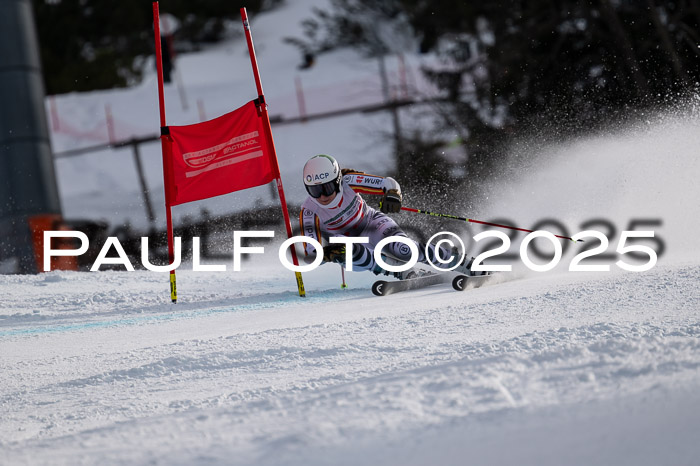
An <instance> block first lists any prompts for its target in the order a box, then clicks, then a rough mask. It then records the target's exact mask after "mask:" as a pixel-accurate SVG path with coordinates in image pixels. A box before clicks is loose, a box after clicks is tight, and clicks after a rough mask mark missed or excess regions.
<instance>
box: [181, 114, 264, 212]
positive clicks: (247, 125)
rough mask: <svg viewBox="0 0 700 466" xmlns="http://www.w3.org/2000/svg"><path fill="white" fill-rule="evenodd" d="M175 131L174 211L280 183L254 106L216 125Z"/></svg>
mask: <svg viewBox="0 0 700 466" xmlns="http://www.w3.org/2000/svg"><path fill="white" fill-rule="evenodd" d="M169 128H170V137H171V139H172V144H170V147H171V150H170V160H171V163H172V165H171V166H172V176H171V180H172V181H171V182H172V186H171V187H170V188H169V189H168V190H167V191H168V192H169V193H170V196H169V197H170V200H169V205H170V206H174V205H178V204H184V203H186V202H192V201H199V200H201V199H207V198H210V197H214V196H220V195H222V194H228V193H232V192H234V191H240V190H242V189H248V188H252V187H254V186H260V185H263V184H266V183H269V182H270V181H272V180H273V179H275V175H274V171H273V164H272V163H271V158H270V156H269V150H268V147H267V144H266V142H265V132H264V130H263V122H262V119H261V118H260V116H259V115H258V111H257V108H256V106H255V102H253V101H251V102H248V103H247V104H245V105H244V106H242V107H241V108H239V109H237V110H234V111H233V112H230V113H227V114H225V115H222V116H220V117H219V118H216V119H214V120H209V121H205V122H202V123H197V124H194V125H187V126H170V127H169Z"/></svg>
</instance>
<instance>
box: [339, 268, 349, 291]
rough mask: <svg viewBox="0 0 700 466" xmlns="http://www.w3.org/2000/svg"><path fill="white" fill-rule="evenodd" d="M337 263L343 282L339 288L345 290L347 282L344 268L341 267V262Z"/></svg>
mask: <svg viewBox="0 0 700 466" xmlns="http://www.w3.org/2000/svg"><path fill="white" fill-rule="evenodd" d="M338 265H340V275H341V276H342V277H343V283H342V284H341V285H340V288H342V289H343V290H345V289H347V287H348V284H347V283H346V282H345V269H344V268H343V265H342V264H338Z"/></svg>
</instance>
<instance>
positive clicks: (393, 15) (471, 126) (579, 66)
mask: <svg viewBox="0 0 700 466" xmlns="http://www.w3.org/2000/svg"><path fill="white" fill-rule="evenodd" d="M331 3H332V7H331V8H330V9H328V10H318V9H317V10H315V12H314V15H313V17H311V18H308V19H307V20H306V21H305V23H304V28H305V33H304V37H297V38H289V39H288V41H289V42H291V43H293V44H296V45H297V46H298V47H299V48H300V49H301V50H302V51H303V52H305V53H309V52H311V53H314V54H317V55H322V54H323V53H324V52H325V51H328V50H332V49H334V48H338V47H359V48H360V49H361V50H362V51H363V52H364V53H366V54H368V55H374V56H376V55H378V54H382V53H384V54H391V53H397V52H400V51H401V50H398V51H397V50H396V49H397V48H400V47H397V44H401V43H402V41H401V40H400V39H401V37H404V38H406V37H413V38H414V47H415V48H417V49H418V50H419V51H420V52H422V53H428V52H431V53H434V54H437V55H438V56H439V57H440V58H441V59H442V60H443V62H444V66H441V65H436V66H429V67H425V68H424V69H423V70H422V71H423V72H424V73H425V74H426V75H427V76H428V77H429V78H430V79H431V80H433V81H434V82H435V83H436V84H437V85H438V86H439V87H440V88H441V89H442V91H443V102H441V103H439V104H436V105H435V106H434V109H435V113H436V115H438V116H439V118H438V122H437V123H436V128H435V129H446V128H447V129H451V130H452V131H453V132H454V133H457V134H458V135H459V140H460V141H461V142H462V143H463V144H464V149H465V150H466V153H467V154H469V157H468V159H467V162H466V167H464V168H465V170H464V172H463V175H461V177H462V178H461V179H457V180H455V179H449V177H448V176H442V177H438V178H439V179H442V180H443V181H442V186H437V187H438V188H440V189H443V188H444V189H445V190H449V188H450V186H454V185H457V184H459V183H455V181H462V182H468V181H469V180H476V179H489V177H490V176H492V175H493V174H494V173H495V172H496V171H497V170H498V168H499V164H500V163H501V162H502V160H503V156H504V155H505V151H506V150H507V148H508V147H509V145H510V144H511V143H512V142H513V141H516V140H517V139H518V138H522V137H533V136H535V137H539V138H540V139H545V138H548V137H555V138H561V137H563V136H566V135H569V136H570V135H572V134H576V133H581V132H586V131H590V130H595V129H596V128H600V127H603V126H606V125H609V124H611V123H613V122H620V121H624V119H625V118H632V117H633V116H634V115H635V114H637V113H638V112H640V111H642V110H644V109H650V108H656V107H657V106H659V105H663V104H664V103H667V102H668V101H669V99H672V98H677V97H678V96H684V95H688V94H689V93H692V92H694V93H697V92H698V88H699V85H698V82H699V81H700V27H699V25H700V0H676V1H668V2H664V1H660V0H590V1H581V0H558V1H555V0H511V1H506V0H501V1H498V0H496V1H462V0H441V1H439V2H436V1H429V0H385V1H382V2H375V1H371V0H331ZM387 31H389V32H390V33H389V34H387ZM404 42H406V41H404ZM408 43H410V41H408ZM415 51H416V50H415V49H414V50H403V52H415ZM426 133H428V134H415V135H413V134H408V135H404V143H403V145H402V146H403V147H402V150H401V151H400V153H398V154H397V160H398V167H397V169H398V175H399V176H401V179H403V180H421V181H423V182H425V181H424V180H426V179H431V180H434V179H436V177H435V176H434V174H435V171H436V167H437V166H440V165H444V164H441V163H440V159H439V151H440V150H442V149H444V145H445V143H446V142H447V141H439V140H436V139H435V138H434V137H433V138H431V136H430V134H429V132H426ZM442 192H444V190H443V191H442Z"/></svg>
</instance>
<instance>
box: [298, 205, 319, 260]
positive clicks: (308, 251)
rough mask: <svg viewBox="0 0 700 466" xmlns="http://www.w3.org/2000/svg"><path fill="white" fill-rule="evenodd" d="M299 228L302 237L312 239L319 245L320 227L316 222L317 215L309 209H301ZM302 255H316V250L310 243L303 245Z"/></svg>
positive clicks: (317, 221)
mask: <svg viewBox="0 0 700 466" xmlns="http://www.w3.org/2000/svg"><path fill="white" fill-rule="evenodd" d="M299 226H300V227H301V233H302V234H303V235H304V236H308V237H309V238H313V239H315V240H316V241H318V242H319V243H321V239H322V236H321V225H320V222H319V220H318V215H316V214H315V213H314V212H313V211H311V210H309V209H305V208H303V207H302V209H301V212H299ZM304 255H306V256H309V255H313V256H315V255H316V248H314V246H313V245H312V244H311V243H304Z"/></svg>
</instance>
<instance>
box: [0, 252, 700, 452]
mask: <svg viewBox="0 0 700 466" xmlns="http://www.w3.org/2000/svg"><path fill="white" fill-rule="evenodd" d="M319 271H320V269H319ZM272 273H273V274H274V272H272ZM180 275H181V278H180V281H181V282H182V284H183V285H181V286H183V287H184V286H185V285H184V284H186V283H187V284H188V285H190V286H192V285H194V284H197V286H198V290H197V292H196V294H195V296H192V297H191V298H190V299H189V300H188V301H190V302H184V303H182V304H178V305H176V306H171V305H169V304H168V305H165V304H162V298H161V299H160V302H161V304H153V302H152V300H151V298H149V296H155V295H157V294H158V293H161V294H162V293H163V289H164V286H163V285H164V280H163V277H164V275H160V274H146V273H133V274H128V273H98V274H84V275H80V274H72V273H66V272H59V273H53V274H50V275H45V276H43V277H32V279H31V280H26V279H25V280H23V281H21V282H20V281H18V279H17V277H13V276H5V277H0V279H1V280H3V281H5V282H6V283H7V282H12V281H18V282H17V283H16V287H15V288H14V289H13V290H11V291H10V292H9V293H8V295H9V298H10V300H9V304H8V302H7V301H5V302H4V303H3V304H2V307H0V309H1V310H2V312H0V315H3V316H4V317H5V318H4V320H3V321H1V324H0V325H1V327H0V328H1V329H2V330H0V354H2V355H3V358H2V359H1V360H0V361H1V362H0V370H2V373H3V383H2V389H1V390H0V408H1V411H0V412H1V413H2V422H1V423H0V463H2V464H23V463H27V464H51V463H58V464H63V463H65V464H94V463H115V464H127V463H128V464H131V463H138V464H143V463H149V462H156V463H162V464H192V463H225V464H306V463H308V462H309V461H312V460H314V461H319V464H323V462H322V461H320V458H326V459H328V461H329V462H330V463H333V462H334V461H336V460H337V461H340V460H341V459H342V458H341V457H339V456H334V452H337V451H343V449H344V448H348V447H349V445H352V444H368V445H372V444H373V443H372V442H378V441H381V442H382V443H383V442H388V444H389V445H390V444H391V443H392V442H397V441H400V440H401V439H402V437H405V436H409V438H412V437H411V435H416V436H419V435H417V434H415V433H417V432H422V431H426V429H427V430H428V431H430V429H432V428H444V427H445V426H450V425H453V424H454V423H460V422H466V421H472V422H475V420H478V422H479V423H480V425H484V426H486V427H488V426H493V425H494V424H493V423H497V422H501V421H499V419H501V416H502V415H503V414H502V413H506V412H523V410H529V411H532V410H534V411H535V412H541V411H542V410H543V409H547V408H549V407H561V406H567V405H568V404H573V405H574V406H585V405H586V404H587V403H599V402H605V401H606V400H615V399H623V398H626V397H633V396H637V395H639V394H644V393H656V392H659V391H663V390H672V389H675V388H678V387H681V388H682V387H693V386H697V385H698V383H699V382H700V371H699V367H700V340H699V339H698V336H700V321H698V315H697V311H698V308H699V307H700V295H699V292H698V288H697V283H698V282H700V267H699V266H698V265H697V264H692V263H691V264H685V265H673V266H671V265H669V266H657V267H656V268H655V269H653V270H652V271H650V272H647V273H643V274H631V273H604V274H597V275H596V274H583V275H576V274H558V275H557V274H553V275H545V276H532V275H529V276H527V275H526V276H519V277H518V276H515V277H514V280H504V281H502V283H500V284H496V285H492V286H486V287H484V288H481V289H477V290H471V291H467V292H464V293H458V292H454V291H451V290H450V289H448V288H446V287H445V286H441V287H433V288H429V289H425V290H419V291H416V292H407V293H403V294H398V295H395V296H392V297H386V298H375V297H372V296H371V295H370V294H369V291H368V290H367V289H366V288H361V289H355V290H350V291H349V292H344V291H340V290H337V289H329V288H327V287H325V286H324V285H325V284H328V285H331V286H332V283H330V282H329V280H328V279H326V278H325V276H322V275H321V274H316V275H313V274H311V276H310V277H308V278H307V282H308V283H309V284H312V285H313V284H314V279H316V283H320V285H321V289H314V288H313V286H312V289H311V290H310V292H309V294H310V297H309V298H307V299H306V300H302V299H301V298H298V297H297V296H295V295H294V294H293V293H292V292H291V291H289V289H290V287H291V286H293V283H290V277H286V276H285V277H284V278H285V280H284V281H281V280H280V281H279V284H277V285H274V286H273V287H272V289H270V287H269V286H268V287H267V289H266V290H265V291H264V292H263V291H261V285H260V284H257V283H256V281H255V280H253V282H252V285H251V286H250V287H249V289H247V290H245V289H244V291H238V292H237V291H233V292H231V291H224V290H222V289H221V288H220V287H221V286H222V281H224V282H226V280H223V276H222V275H221V274H194V273H190V274H189V275H188V274H180ZM326 275H328V274H326ZM358 275H359V274H358ZM254 276H255V275H254ZM81 277H87V279H85V280H83V282H82V283H80V285H79V286H76V288H79V289H80V290H81V294H80V295H81V296H90V295H91V294H92V296H93V302H95V303H98V302H100V301H101V299H103V298H104V297H105V296H113V295H117V294H119V295H121V296H122V297H123V299H124V301H125V303H124V306H123V307H122V309H119V310H116V309H114V303H113V302H111V301H110V300H107V303H105V302H102V305H96V306H94V307H93V308H90V307H88V308H87V309H86V308H84V307H83V306H84V305H85V304H84V303H83V302H80V303H75V304H76V305H66V302H70V299H71V298H70V296H69V294H70V292H65V291H64V292H60V291H58V290H59V289H65V287H66V284H67V282H70V281H72V280H82V278H81ZM131 277H137V279H134V278H131ZM152 277H155V278H152ZM225 277H226V279H229V278H230V276H229V275H228V274H226V275H225ZM354 277H355V274H351V275H350V277H349V278H350V279H352V278H354ZM90 278H93V280H92V281H90V280H89V279H90ZM280 278H282V276H280ZM582 278H584V279H582ZM324 280H326V282H324ZM243 283H244V281H243V280H242V279H239V278H237V277H236V276H235V274H234V277H233V278H232V280H230V281H229V282H228V283H226V286H228V287H230V288H231V289H232V290H235V289H237V288H240V287H241V285H242V284H243ZM351 283H352V282H351ZM125 285H133V289H132V290H129V289H128V288H127V289H125ZM26 287H39V288H40V289H46V293H45V294H41V295H37V296H32V295H31V294H28V293H26V290H25V288H26ZM48 295H52V296H53V298H47V296H48ZM207 295H208V296H209V298H208V299H204V298H203V297H204V296H207ZM231 295H233V296H232V297H228V296H231ZM13 296H16V299H17V300H19V297H24V306H25V307H26V308H27V309H42V306H45V305H46V302H47V300H50V299H53V300H54V302H53V312H51V313H49V315H47V316H42V315H41V314H40V315H39V316H36V315H34V314H26V313H25V314H22V313H12V311H11V308H12V306H13V305H14V304H13V301H12V299H13ZM95 296H97V297H100V298H101V299H94V298H95ZM199 298H203V299H202V300H201V302H199V301H200V299H199ZM227 301H228V305H226V304H224V303H226V302H227ZM60 303H63V306H61V305H60ZM77 304H79V305H77ZM64 311H65V315H62V314H64ZM122 313H126V317H121V318H118V317H117V316H118V315H121V314H122ZM253 316H254V318H253ZM411 433H414V434H411ZM380 439H383V440H380ZM368 451H371V449H370V450H368ZM319 452H320V453H322V455H320V456H319ZM345 459H346V460H347V457H345ZM452 461H453V462H455V464H457V463H459V462H458V461H457V460H456V459H454V458H453V459H452ZM447 462H448V463H449V462H450V460H449V459H448V460H447ZM388 463H389V464H391V461H388ZM347 464H352V462H348V463H347Z"/></svg>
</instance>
